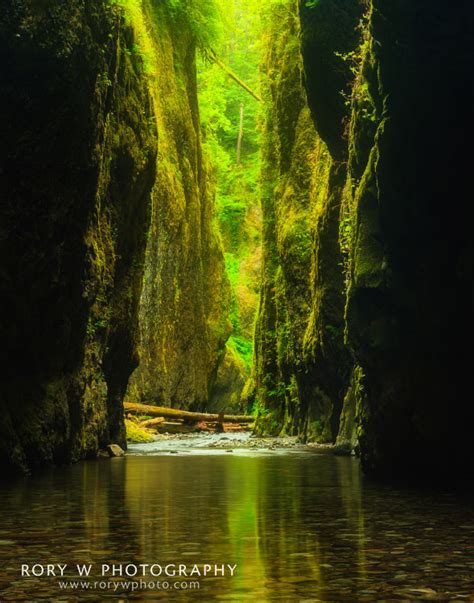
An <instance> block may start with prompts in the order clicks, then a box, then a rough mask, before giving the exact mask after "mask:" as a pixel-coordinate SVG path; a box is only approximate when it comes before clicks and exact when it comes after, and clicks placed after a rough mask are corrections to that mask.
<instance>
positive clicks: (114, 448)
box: [107, 444, 125, 457]
mask: <svg viewBox="0 0 474 603" xmlns="http://www.w3.org/2000/svg"><path fill="white" fill-rule="evenodd" d="M107 452H108V453H109V456H110V457H116V456H124V454H125V451H124V450H123V449H122V448H121V447H120V446H119V445H118V444H109V445H108V446H107Z"/></svg>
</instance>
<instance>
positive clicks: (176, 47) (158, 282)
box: [129, 2, 231, 409]
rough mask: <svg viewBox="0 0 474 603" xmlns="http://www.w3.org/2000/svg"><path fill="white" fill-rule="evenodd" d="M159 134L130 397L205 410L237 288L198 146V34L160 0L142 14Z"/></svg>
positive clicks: (212, 188) (208, 173)
mask: <svg viewBox="0 0 474 603" xmlns="http://www.w3.org/2000/svg"><path fill="white" fill-rule="evenodd" d="M145 18H146V20H147V23H148V31H149V36H150V44H151V45H152V46H153V48H154V52H153V59H152V62H151V65H150V69H151V70H152V71H153V72H154V73H156V74H158V79H157V90H156V94H155V99H156V105H155V106H156V118H157V124H158V131H159V136H160V142H159V152H158V163H157V179H156V184H155V186H154V189H153V195H152V216H151V228H150V236H149V239H148V247H147V252H146V261H145V278H144V288H143V294H142V298H141V303H140V332H141V342H140V357H141V362H140V366H139V368H138V369H137V371H136V372H135V373H134V374H133V377H132V379H131V383H130V388H129V397H130V399H135V400H141V401H145V402H147V403H149V404H152V403H156V404H161V405H165V406H173V407H174V406H176V407H180V408H193V409H198V408H202V409H204V408H205V406H206V404H207V402H208V400H209V396H210V392H211V390H212V387H213V384H214V382H215V379H216V374H217V369H218V367H219V363H220V362H221V360H222V356H223V354H224V351H225V343H226V341H227V339H228V337H229V335H230V330H231V325H230V322H229V320H228V318H227V315H228V309H229V305H230V285H229V282H228V279H227V277H226V274H225V264H224V255H223V250H222V245H221V241H220V238H219V232H218V228H217V225H216V224H215V218H214V184H213V182H212V180H211V178H210V170H209V168H208V165H207V162H206V158H205V157H204V156H203V152H202V148H201V135H200V120H199V110H198V100H197V89H196V38H195V36H194V33H193V30H192V28H191V27H190V24H189V23H188V21H187V20H186V18H185V17H184V16H182V17H179V16H177V17H176V16H173V15H172V14H170V13H169V12H168V11H167V10H165V8H163V7H162V6H161V4H160V3H159V2H154V3H152V5H150V6H149V7H148V8H147V10H146V11H145Z"/></svg>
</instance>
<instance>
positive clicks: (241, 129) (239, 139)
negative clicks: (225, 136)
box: [237, 103, 244, 165]
mask: <svg viewBox="0 0 474 603" xmlns="http://www.w3.org/2000/svg"><path fill="white" fill-rule="evenodd" d="M243 135H244V103H240V124H239V135H238V137H237V165H242V163H241V161H240V155H241V151H242V138H243Z"/></svg>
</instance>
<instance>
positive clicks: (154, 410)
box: [123, 402, 255, 423]
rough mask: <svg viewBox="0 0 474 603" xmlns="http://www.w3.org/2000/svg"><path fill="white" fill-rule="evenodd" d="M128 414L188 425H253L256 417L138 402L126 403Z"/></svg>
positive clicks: (125, 407)
mask: <svg viewBox="0 0 474 603" xmlns="http://www.w3.org/2000/svg"><path fill="white" fill-rule="evenodd" d="M123 406H124V409H125V411H126V412H130V413H135V414H140V415H149V416H151V417H164V418H165V419H181V420H182V421H185V422H186V423H199V422H201V421H205V422H206V423H253V422H254V421H255V417H252V416H250V415H223V414H218V415H217V414H210V413H205V412H191V411H189V410H178V409H177V408H166V407H164V406H151V405H149V404H138V403H136V402H124V405H123Z"/></svg>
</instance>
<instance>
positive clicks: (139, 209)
mask: <svg viewBox="0 0 474 603" xmlns="http://www.w3.org/2000/svg"><path fill="white" fill-rule="evenodd" d="M0 50H1V58H2V72H1V76H0V107H1V109H2V116H3V118H2V124H1V126H0V128H1V136H2V148H1V151H0V196H1V202H2V203H1V208H0V216H1V223H0V246H1V257H0V295H1V300H2V322H1V327H0V328H1V331H0V334H1V338H2V350H1V360H2V387H1V392H0V413H1V420H0V461H1V463H2V465H5V467H6V468H7V470H8V471H19V470H23V471H25V470H28V469H34V468H36V467H39V466H41V465H43V464H45V463H49V462H64V461H74V460H77V459H79V458H84V457H88V456H95V455H96V452H97V449H98V448H99V447H102V446H105V445H106V444H108V443H109V442H111V441H113V442H117V443H119V444H121V445H122V446H124V445H125V433H124V423H123V406H122V400H123V397H124V395H125V392H126V389H127V384H128V380H129V376H130V374H131V373H132V371H133V370H134V369H135V368H136V367H137V366H138V362H139V354H138V348H137V346H138V343H139V342H138V339H139V332H138V331H139V329H138V325H139V315H140V321H141V342H140V353H141V354H142V357H143V363H142V368H141V370H140V372H139V373H138V375H137V377H136V378H135V381H134V390H135V391H136V390H139V394H140V395H141V396H143V397H145V398H146V400H147V401H149V402H153V401H159V402H161V403H165V404H173V405H174V404H179V405H184V406H192V405H198V404H199V403H203V402H205V401H206V400H207V398H208V394H209V390H210V388H211V386H212V383H213V380H214V379H215V375H216V373H217V369H218V364H219V361H220V359H221V356H222V352H223V349H224V346H225V341H226V339H227V337H228V334H229V325H228V320H227V318H226V314H227V306H228V303H227V300H228V296H229V286H228V282H227V280H226V277H225V276H224V274H225V272H224V259H223V254H222V249H221V245H220V242H219V237H218V233H217V232H215V230H214V222H213V190H212V185H211V183H210V181H209V178H208V176H207V170H206V165H205V160H204V158H203V156H202V152H201V146H200V140H199V118H198V106H197V99H196V73H195V41H194V40H193V36H192V32H191V30H190V29H189V27H188V28H187V27H186V23H176V22H175V21H173V19H172V18H171V16H170V14H167V13H165V8H164V6H163V5H162V4H161V3H159V2H144V3H143V4H141V3H132V2H123V1H122V0H117V2H109V1H105V0H97V1H94V2H92V0H90V1H89V0H71V2H68V3H64V2H60V1H59V0H51V1H50V2H48V3H44V2H24V1H23V0H8V1H7V2H6V4H5V7H3V8H2V14H1V15H0ZM158 135H159V136H158ZM142 291H143V295H142ZM140 299H141V302H140ZM139 306H140V310H139Z"/></svg>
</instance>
